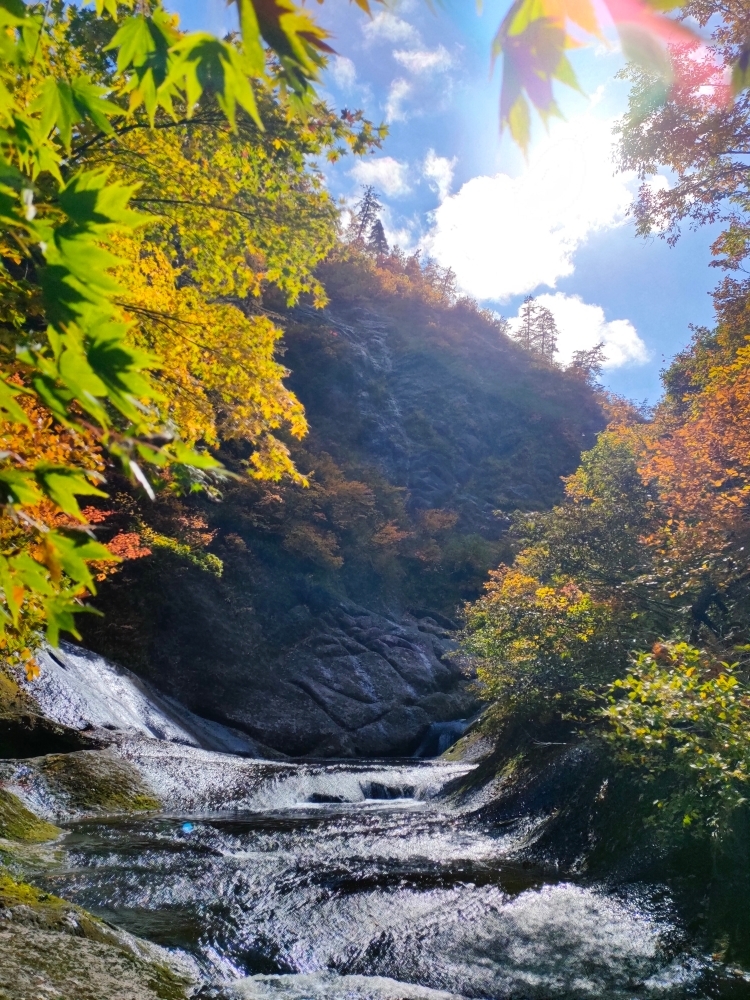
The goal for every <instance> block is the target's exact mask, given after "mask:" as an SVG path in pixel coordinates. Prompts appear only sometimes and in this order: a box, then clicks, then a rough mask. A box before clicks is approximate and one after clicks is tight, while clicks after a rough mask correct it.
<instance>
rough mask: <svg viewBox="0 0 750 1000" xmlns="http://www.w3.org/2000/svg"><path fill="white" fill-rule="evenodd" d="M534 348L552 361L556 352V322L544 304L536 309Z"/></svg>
mask: <svg viewBox="0 0 750 1000" xmlns="http://www.w3.org/2000/svg"><path fill="white" fill-rule="evenodd" d="M535 350H536V351H537V352H538V353H539V354H541V355H542V356H543V357H545V358H546V359H547V360H548V361H552V360H553V359H554V357H555V354H556V352H557V323H555V317H554V316H553V315H552V313H551V312H550V311H549V309H545V308H544V306H539V307H538V309H537V317H536V345H535Z"/></svg>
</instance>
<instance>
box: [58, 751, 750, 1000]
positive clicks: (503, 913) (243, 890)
mask: <svg viewBox="0 0 750 1000" xmlns="http://www.w3.org/2000/svg"><path fill="white" fill-rule="evenodd" d="M208 756H210V757H212V758H214V763H215V764H216V767H220V765H221V762H222V761H225V762H227V763H226V766H227V767H228V766H229V764H230V763H231V762H232V761H233V760H237V758H231V757H229V756H224V755H218V754H217V755H206V757H208ZM470 769H471V765H461V764H455V763H448V762H443V761H435V760H429V761H413V760H411V761H408V762H407V761H385V762H384V761H380V762H378V761H373V762H361V761H360V762H357V763H350V762H329V763H324V764H323V763H321V764H299V765H297V766H296V767H295V766H293V765H292V766H289V765H287V766H285V768H284V769H283V772H282V771H279V772H278V774H277V776H276V777H272V778H271V779H270V780H268V781H265V782H263V783H262V785H261V786H260V787H259V788H258V789H257V790H256V791H255V792H254V794H253V796H252V797H251V798H250V800H249V801H247V802H245V803H244V805H243V808H242V809H240V810H236V809H235V810H233V811H232V812H231V813H226V812H224V813H221V812H212V813H206V812H205V811H204V812H199V813H197V814H196V813H195V812H194V813H193V814H192V815H185V814H181V815H167V814H158V815H154V814H151V815H144V816H140V817H137V818H133V817H129V818H127V819H116V820H113V819H108V820H106V821H92V820H88V821H85V822H79V823H74V824H68V829H69V830H70V832H69V834H68V835H67V837H66V839H65V840H64V841H63V848H64V851H63V852H62V854H61V860H60V861H59V862H58V864H57V866H56V867H55V868H54V869H52V870H51V871H50V872H49V873H48V874H47V876H46V878H45V881H46V885H45V888H47V889H48V890H51V891H53V892H55V893H58V894H60V895H62V896H65V897H66V898H68V899H72V900H74V901H75V902H77V903H79V904H81V905H83V906H85V907H86V908H87V909H89V910H91V911H93V912H94V913H97V914H98V915H100V916H102V917H104V918H106V919H107V920H109V921H111V922H112V923H114V924H117V925H118V926H120V927H123V928H125V929H126V930H128V931H131V932H133V933H135V934H137V935H140V936H142V937H145V938H147V939H150V940H152V941H154V942H156V943H158V944H161V945H164V946H166V947H168V948H170V949H176V950H179V951H180V952H182V953H184V954H186V955H187V956H189V959H190V961H191V962H192V963H193V966H194V968H195V970H196V973H197V976H198V978H199V980H200V982H201V983H202V984H203V985H202V987H201V989H200V991H199V995H200V996H201V997H213V996H221V997H228V996H240V997H247V998H255V1000H270V998H276V1000H305V998H318V997H321V998H322V997H326V998H332V1000H336V998H340V1000H344V998H346V1000H412V998H414V1000H417V998H425V1000H427V998H432V1000H439V998H443V1000H445V998H447V997H453V998H456V997H466V998H480V997H481V998H493V1000H495V998H496V1000H500V998H519V1000H520V998H535V1000H553V998H554V1000H557V998H566V1000H567V998H569V1000H584V998H588V997H596V998H602V1000H607V998H612V1000H614V998H623V1000H625V998H628V1000H635V998H683V997H684V998H688V997H696V998H698V997H732V998H735V997H737V998H739V997H747V996H750V986H749V985H748V983H747V981H746V980H744V979H741V978H738V977H736V976H732V975H728V974H725V973H724V972H723V971H722V969H721V968H720V967H719V966H718V964H717V963H713V962H712V961H711V960H710V959H709V958H706V957H702V956H700V955H697V954H691V952H690V950H689V948H688V947H687V946H686V936H685V934H684V932H683V930H682V928H681V926H680V922H679V919H678V918H677V916H676V913H675V910H674V906H673V903H672V901H671V899H670V896H669V893H668V891H667V890H666V888H665V887H663V886H659V885H652V886H643V885H638V886H630V887H625V888H622V887H620V888H619V889H617V890H613V889H611V888H607V887H605V886H602V885H597V884H593V883H591V882H587V881H586V880H583V879H582V880H578V881H575V880H571V879H570V878H569V877H567V878H559V877H555V874H554V873H551V872H549V871H547V872H543V871H541V870H536V869H534V868H533V867H529V866H528V865H527V864H524V863H522V862H520V861H518V860H517V859H514V855H515V854H516V853H517V850H518V847H519V845H520V844H521V843H522V842H523V840H524V838H528V837H529V836H530V835H533V824H532V823H531V821H526V822H519V823H518V824H515V825H513V826H509V827H505V828H501V829H498V828H497V827H496V828H494V829H493V828H492V827H490V826H489V825H483V824H481V823H479V822H478V821H476V819H473V818H472V817H470V816H469V815H467V814H464V813H462V812H461V811H460V810H457V809H454V808H451V806H450V805H449V799H446V798H445V797H443V798H441V797H440V793H441V790H442V789H443V787H444V786H445V785H446V784H447V783H449V782H451V781H453V780H454V779H456V778H457V777H459V776H461V775H462V774H465V773H467V772H468V771H469V770H470ZM217 773H220V771H216V769H214V771H212V777H211V780H212V782H213V783H214V785H215V784H216V782H217V780H220V779H217V778H216V774H217ZM219 791H220V789H216V788H215V787H214V795H216V794H217V793H218V792H219Z"/></svg>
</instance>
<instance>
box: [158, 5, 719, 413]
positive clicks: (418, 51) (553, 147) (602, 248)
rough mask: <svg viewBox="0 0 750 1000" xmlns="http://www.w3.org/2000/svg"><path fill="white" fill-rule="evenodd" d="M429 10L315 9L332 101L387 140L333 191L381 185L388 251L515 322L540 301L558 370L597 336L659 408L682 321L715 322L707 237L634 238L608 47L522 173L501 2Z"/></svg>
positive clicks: (190, 21) (219, 20)
mask: <svg viewBox="0 0 750 1000" xmlns="http://www.w3.org/2000/svg"><path fill="white" fill-rule="evenodd" d="M175 6H176V7H177V9H178V11H179V12H180V14H181V18H182V23H183V26H184V27H186V28H199V27H200V28H208V29H210V30H213V31H217V32H221V31H222V30H226V29H228V28H229V27H231V26H232V22H231V17H232V12H231V10H229V11H228V10H227V8H226V7H225V5H224V3H223V2H222V0H206V2H203V3H199V2H197V0H179V2H177V3H176V4H175ZM433 7H434V10H431V9H430V6H429V5H428V4H427V3H426V2H425V0H400V2H396V3H395V4H394V5H393V6H391V7H389V9H388V10H387V11H384V10H379V11H378V12H377V13H376V15H375V17H374V19H372V20H370V19H368V18H367V17H366V16H365V15H363V14H362V12H361V11H360V10H359V9H358V8H357V7H356V6H355V5H354V4H353V3H347V2H345V0H327V2H326V3H324V4H323V5H322V6H318V5H317V4H312V5H311V11H312V13H313V15H314V16H315V17H317V18H318V19H319V20H320V21H321V22H322V23H323V24H325V25H326V27H328V28H329V30H330V31H331V33H332V35H333V36H334V38H333V46H334V48H335V49H336V51H337V53H338V55H337V57H336V58H335V59H334V60H332V63H331V66H330V68H329V70H328V72H327V73H326V77H325V81H324V93H325V96H327V97H328V98H329V99H330V101H331V103H332V104H333V105H334V106H336V107H338V108H343V107H350V108H362V109H363V110H364V111H365V113H366V114H367V116H368V117H369V118H371V119H372V120H374V121H375V122H378V123H379V122H381V121H386V122H387V123H388V125H389V129H390V134H389V137H388V138H387V139H386V141H385V143H384V146H383V149H382V150H379V151H378V152H377V153H376V154H374V155H373V156H370V157H368V158H366V159H364V160H360V161H354V160H351V159H349V160H345V161H343V162H342V163H340V164H339V165H337V166H335V167H334V168H332V169H331V170H330V172H329V178H328V181H329V185H330V188H331V191H332V193H333V194H335V195H336V196H337V197H341V198H343V199H345V200H346V202H347V203H348V204H351V203H352V202H353V201H354V200H356V198H357V197H358V195H359V193H360V192H361V186H362V184H366V183H372V184H374V186H375V188H376V190H377V191H378V193H379V194H380V196H381V200H382V201H383V203H384V205H385V212H384V219H383V221H384V223H385V225H386V232H387V234H388V236H389V238H390V239H391V241H392V242H394V241H395V242H398V243H399V244H400V245H402V246H403V247H404V248H405V249H416V248H417V247H421V248H422V250H423V252H424V253H429V254H431V255H432V256H434V257H435V258H436V259H438V260H439V261H440V263H442V264H444V265H446V266H451V267H453V269H454V270H455V271H456V273H457V275H458V278H459V282H460V285H461V286H462V288H463V289H464V290H465V291H466V292H468V293H469V294H471V295H473V296H474V297H475V298H477V299H478V300H479V301H481V302H482V304H483V305H485V306H487V307H488V308H492V309H495V310H496V311H498V312H500V313H502V314H503V315H505V316H507V317H509V318H510V319H511V320H512V319H513V317H515V316H516V314H517V312H518V308H519V306H520V303H521V302H522V300H523V298H524V296H525V295H527V294H533V295H535V296H537V298H538V299H539V301H540V302H541V303H542V304H544V305H546V306H548V307H549V308H550V309H551V310H552V312H553V313H554V314H555V317H556V319H557V323H558V327H559V328H560V331H561V337H560V346H561V359H562V360H566V358H567V357H569V355H570V353H571V352H572V351H573V350H575V349H577V348H581V347H589V346H593V344H595V343H596V342H598V341H599V340H600V339H602V340H604V342H605V350H606V353H607V358H608V364H607V367H606V369H605V372H604V381H605V383H606V384H607V385H608V386H609V387H610V388H611V389H613V390H614V391H616V392H619V393H622V394H623V395H626V396H628V397H630V398H632V399H635V400H637V401H641V400H644V399H645V400H648V401H650V402H654V401H655V400H656V399H657V398H658V395H659V391H660V384H659V370H660V369H661V368H663V367H664V364H665V363H666V362H668V360H669V358H670V357H671V356H672V355H673V354H674V353H675V352H676V351H678V350H680V348H681V347H683V346H684V345H685V344H686V343H687V341H688V340H689V338H690V330H689V324H691V323H693V324H696V325H702V324H703V325H710V324H711V322H712V315H713V314H712V307H711V300H710V295H709V293H710V291H711V289H712V287H713V286H714V284H715V283H716V280H717V278H718V275H717V272H716V271H715V270H713V269H711V268H709V267H708V263H709V260H710V252H709V246H710V243H711V241H712V239H713V238H714V237H715V235H716V234H715V233H714V232H712V231H711V230H710V229H708V228H704V229H702V230H700V231H698V232H696V233H689V232H688V233H685V234H684V235H683V237H682V239H681V240H680V241H679V243H678V244H677V246H676V247H675V248H670V247H669V246H668V245H667V244H666V243H665V241H663V240H661V239H659V238H652V239H649V240H642V239H639V238H637V237H636V236H635V233H634V229H633V225H632V222H631V221H630V220H629V219H628V215H627V213H628V208H629V206H630V204H631V202H632V198H633V194H634V192H635V190H636V186H637V183H636V179H635V178H633V177H630V176H627V175H623V174H617V173H616V172H615V167H614V165H613V162H612V139H611V126H612V123H613V122H614V121H615V120H616V118H617V117H618V116H619V115H621V114H622V112H623V110H624V108H625V106H626V100H627V84H626V83H624V82H622V81H617V80H615V79H614V76H615V73H616V72H617V69H618V68H619V67H620V65H621V59H620V56H619V54H618V53H617V51H616V48H610V49H607V48H605V47H604V46H599V47H597V48H596V49H594V48H592V49H588V50H585V51H581V52H577V53H575V54H574V56H573V59H574V63H575V68H576V72H577V73H578V76H579V80H580V81H581V84H582V86H583V89H584V90H585V91H586V93H587V94H588V95H589V96H588V97H582V96H580V95H577V94H575V93H573V92H570V91H568V92H567V93H562V92H561V95H560V96H561V98H562V100H561V107H562V110H563V113H564V114H565V119H566V120H565V121H563V122H555V123H554V124H553V125H552V126H551V128H550V132H549V134H547V133H546V132H545V130H544V129H543V128H542V127H541V126H540V125H539V124H538V123H537V124H536V126H535V133H534V139H533V143H532V148H531V152H530V156H529V161H528V163H527V162H525V161H524V159H523V157H522V156H521V155H520V153H519V152H518V150H517V149H515V147H514V146H513V145H512V143H511V142H510V141H509V139H508V137H507V136H501V135H500V133H499V128H498V88H499V83H498V73H497V72H496V73H495V74H494V77H492V78H491V77H490V58H489V52H490V43H491V39H492V35H493V33H494V30H495V29H496V27H497V24H498V23H499V21H500V18H501V17H502V14H503V13H504V11H505V9H507V0H505V2H496V0H491V2H485V3H484V5H483V13H482V15H481V16H479V15H478V14H477V10H476V5H475V3H474V2H471V0H463V2H459V0H445V2H444V4H443V5H438V4H435V5H433ZM655 183H657V184H662V185H666V184H668V183H669V178H668V177H661V178H657V180H656V181H655Z"/></svg>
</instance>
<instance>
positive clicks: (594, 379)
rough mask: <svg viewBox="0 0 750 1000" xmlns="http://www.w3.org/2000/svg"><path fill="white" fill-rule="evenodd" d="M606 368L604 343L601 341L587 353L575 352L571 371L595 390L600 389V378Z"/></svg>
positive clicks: (570, 367)
mask: <svg viewBox="0 0 750 1000" xmlns="http://www.w3.org/2000/svg"><path fill="white" fill-rule="evenodd" d="M603 367H604V342H603V341H599V343H598V344H597V345H596V346H595V347H590V348H589V349H588V350H587V351H573V360H572V361H571V362H570V366H569V370H570V371H571V372H573V373H574V374H575V375H578V376H579V377H580V378H582V379H583V380H584V381H585V382H588V384H589V385H590V386H592V387H593V388H598V387H599V376H600V375H601V373H602V368H603Z"/></svg>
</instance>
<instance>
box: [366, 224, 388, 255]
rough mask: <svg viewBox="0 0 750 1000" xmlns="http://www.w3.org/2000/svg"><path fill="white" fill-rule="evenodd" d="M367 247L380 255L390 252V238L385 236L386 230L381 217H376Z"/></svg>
mask: <svg viewBox="0 0 750 1000" xmlns="http://www.w3.org/2000/svg"><path fill="white" fill-rule="evenodd" d="M367 249H368V250H371V251H372V252H373V253H375V254H377V255H378V257H385V255H386V254H387V253H388V252H389V249H390V248H389V246H388V240H387V239H386V238H385V230H384V229H383V223H382V222H381V221H380V219H376V220H375V221H374V222H373V224H372V227H371V229H370V237H369V239H368V240H367Z"/></svg>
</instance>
